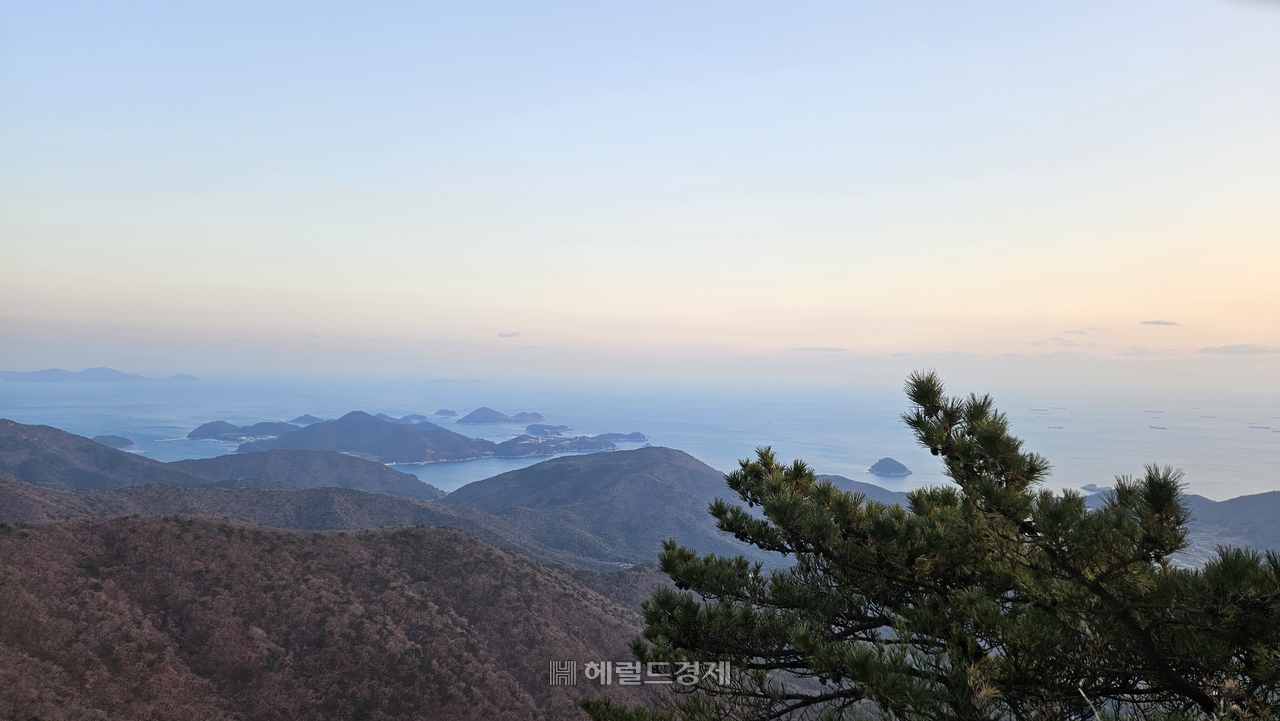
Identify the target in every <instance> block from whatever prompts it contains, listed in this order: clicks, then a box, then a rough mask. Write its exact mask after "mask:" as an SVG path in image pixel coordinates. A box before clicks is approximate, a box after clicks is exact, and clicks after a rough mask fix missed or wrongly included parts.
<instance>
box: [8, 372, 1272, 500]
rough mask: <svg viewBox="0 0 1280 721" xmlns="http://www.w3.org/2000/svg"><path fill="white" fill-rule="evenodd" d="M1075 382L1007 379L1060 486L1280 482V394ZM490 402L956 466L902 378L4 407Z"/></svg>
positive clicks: (466, 475)
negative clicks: (919, 438) (1162, 477)
mask: <svg viewBox="0 0 1280 721" xmlns="http://www.w3.org/2000/svg"><path fill="white" fill-rule="evenodd" d="M957 390H961V389H957ZM964 390H967V389H964ZM1073 396H1078V394H1073V393H1070V392H1067V391H1056V392H1054V393H1049V394H1044V395H1024V394H1015V393H1011V392H1005V393H1003V394H996V401H997V404H998V406H999V407H1000V408H1001V409H1002V410H1003V411H1005V412H1006V413H1007V414H1008V415H1009V418H1010V420H1011V422H1012V424H1013V429H1014V432H1015V433H1017V434H1018V435H1019V436H1021V437H1022V438H1024V439H1025V440H1026V443H1027V447H1028V448H1029V449H1031V450H1034V451H1037V452H1039V453H1041V454H1042V455H1044V456H1046V457H1047V458H1048V459H1049V460H1050V462H1051V463H1052V464H1053V468H1054V470H1053V475H1052V477H1051V479H1050V486H1051V487H1054V488H1057V487H1070V488H1078V487H1080V486H1082V485H1085V484H1089V483H1094V484H1097V485H1099V486H1106V485H1110V484H1111V482H1112V478H1113V477H1114V476H1115V475H1116V474H1120V473H1130V474H1139V473H1141V472H1142V467H1143V464H1145V463H1160V464H1168V465H1172V466H1175V467H1179V468H1182V469H1184V470H1185V471H1186V474H1187V482H1188V486H1189V490H1190V492H1192V493H1197V494H1200V495H1203V496H1207V497H1209V498H1213V499H1215V500H1223V499H1226V498H1231V497H1235V496H1240V495H1246V494H1252V493H1260V492H1265V491H1270V490H1276V489H1280V399H1277V398H1270V397H1248V396H1242V395H1238V394H1235V395H1232V394H1217V395H1216V396H1213V397H1210V398H1208V399H1206V398H1204V397H1200V398H1193V397H1191V396H1190V394H1186V395H1184V396H1183V397H1181V398H1179V397H1177V396H1176V395H1172V394H1165V396H1164V398H1163V399H1157V400H1159V402H1158V403H1157V402H1156V400H1152V398H1151V394H1146V397H1143V396H1141V395H1139V394H1134V396H1133V397H1132V398H1115V400H1114V401H1113V402H1111V403H1104V402H1099V401H1098V400H1097V399H1093V398H1091V399H1089V400H1082V399H1079V398H1078V397H1075V398H1073ZM1153 404H1154V405H1153ZM482 405H483V406H490V407H493V408H497V409H498V410H500V411H502V412H505V413H515V412H518V411H536V412H539V413H542V414H543V415H544V416H546V422H548V423H552V424H557V425H560V424H563V425H567V426H570V428H572V429H573V430H572V433H582V434H591V435H594V434H597V433H607V432H624V433H629V432H633V431H640V432H642V433H644V434H645V435H647V436H648V437H649V442H650V443H652V444H653V445H661V446H668V447H672V448H678V449H680V450H683V451H686V452H688V453H690V454H691V455H693V456H694V457H696V458H698V459H700V460H702V461H703V462H705V463H707V464H709V465H711V466H712V467H714V468H716V469H718V470H720V471H728V470H731V469H732V468H733V467H735V466H736V461H737V460H738V459H741V458H744V457H746V456H748V455H750V454H752V452H753V449H754V448H755V447H756V446H759V445H771V446H773V447H774V449H775V450H776V451H777V452H778V454H779V455H780V456H781V457H782V458H784V459H791V458H801V459H803V460H805V461H807V462H808V463H809V464H810V465H812V466H813V467H814V468H815V469H816V470H817V471H818V472H821V473H832V474H837V475H843V476H847V477H849V478H852V479H855V480H859V481H863V482H868V483H875V484H877V485H880V486H884V487H886V488H891V489H894V490H904V489H909V488H914V487H918V486H922V485H930V484H937V483H945V482H946V479H945V478H944V477H943V475H942V473H941V465H940V463H939V462H938V461H937V460H936V459H935V458H933V457H931V456H930V455H929V454H928V453H927V452H926V451H924V450H922V449H920V448H918V447H917V446H916V445H915V443H914V440H913V438H912V436H911V434H910V432H909V431H908V430H907V429H906V427H905V426H904V425H903V424H902V422H901V421H900V419H899V416H900V415H901V414H902V412H903V411H905V410H906V405H907V403H906V399H905V397H904V396H903V395H902V393H901V391H900V390H899V389H898V388H894V387H888V386H880V387H870V388H863V389H851V388H832V387H826V388H823V387H790V388H782V387H774V388H768V387H744V386H740V385H739V386H728V385H724V386H720V387H714V386H710V385H706V384H703V385H701V386H693V385H674V384H668V385H661V384H654V383H649V384H626V383H616V384H611V385H605V384H599V383H596V384H586V383H582V384H576V385H575V384H572V383H568V382H560V383H558V384H546V383H541V384H529V383H517V382H471V383H454V382H450V383H440V382H409V381H398V382H397V381H385V380H383V381H355V380H343V381H316V380H298V379H293V380H281V379H213V380H205V381H201V382H199V383H182V384H177V383H145V384H121V385H113V384H46V383H13V382H0V417H6V418H11V419H13V420H16V421H19V422H22V423H42V424H48V425H52V426H56V427H59V428H63V429H65V430H68V431H71V432H74V433H78V434H81V435H85V436H94V435H98V434H108V433H111V434H118V435H124V436H127V437H129V438H131V439H133V440H134V441H136V442H137V443H138V444H139V449H140V451H141V452H142V453H143V454H144V455H146V456H147V457H150V458H154V459H156V460H160V461H172V460H178V459H181V458H201V457H209V456H215V455H221V454H224V453H230V452H233V451H234V450H235V445H236V444H234V443H222V442H216V441H188V440H184V439H183V437H184V436H185V435H186V434H187V433H188V432H190V431H191V429H193V428H195V427H196V426H197V425H200V424H202V423H205V422H208V421H213V420H226V421H229V422H231V423H235V424H238V425H243V424H248V423H252V422H257V421H264V420H289V419H291V418H294V417H296V416H299V415H301V414H304V413H311V414H314V415H317V416H320V417H322V418H334V417H337V416H339V415H341V414H344V413H346V412H348V411H351V410H365V411H368V412H370V413H378V412H384V413H388V414H390V415H392V416H396V417H399V416H401V415H404V414H407V413H422V414H425V415H428V416H430V415H431V414H433V413H434V412H435V411H436V410H437V409H439V408H449V409H452V410H455V411H458V412H459V413H466V412H468V411H470V410H473V409H474V408H476V407H479V406H482ZM1154 411H1159V412H1158V413H1157V412H1154ZM437 420H438V422H439V423H440V425H442V426H444V427H446V428H449V429H450V430H453V431H456V432H459V433H462V434H464V435H469V436H474V437H485V438H489V439H493V440H501V439H503V438H509V437H512V436H514V435H516V434H518V433H519V432H521V431H522V430H523V426H522V425H498V426H465V425H457V424H455V423H453V419H437ZM1153 426H1155V427H1153ZM637 445H638V444H620V447H621V448H624V449H625V448H634V447H636V446H637ZM885 456H889V457H892V458H895V459H897V460H899V461H901V462H903V463H905V464H906V465H907V466H908V467H909V468H910V469H911V470H912V471H913V474H912V475H911V476H909V477H906V478H904V479H891V478H883V477H876V476H871V475H869V474H867V473H866V469H867V468H868V467H869V466H870V465H871V464H872V463H874V462H875V461H876V460H878V459H879V458H882V457H885ZM542 460H545V459H544V458H530V459H497V458H492V459H481V460H477V461H464V462H453V463H435V464H426V465H399V466H396V467H397V468H398V469H400V470H403V471H406V472H409V473H413V474H415V475H417V476H418V477H419V478H421V479H422V480H424V481H426V482H428V483H431V484H433V485H435V486H437V487H439V488H442V489H444V490H454V489H456V488H458V487H459V486H461V485H464V484H465V483H469V482H471V481H475V480H480V479H482V478H486V477H489V476H492V475H496V474H498V473H501V472H504V471H507V470H512V469H514V468H521V467H524V466H527V465H530V464H532V463H536V462H539V461H542Z"/></svg>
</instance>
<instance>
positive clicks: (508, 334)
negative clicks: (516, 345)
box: [498, 330, 520, 338]
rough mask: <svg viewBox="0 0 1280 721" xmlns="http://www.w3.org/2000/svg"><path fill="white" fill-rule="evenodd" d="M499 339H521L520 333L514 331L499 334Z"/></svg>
mask: <svg viewBox="0 0 1280 721" xmlns="http://www.w3.org/2000/svg"><path fill="white" fill-rule="evenodd" d="M498 337H499V338H519V337H520V331H518V330H512V331H507V332H505V333H499V334H498Z"/></svg>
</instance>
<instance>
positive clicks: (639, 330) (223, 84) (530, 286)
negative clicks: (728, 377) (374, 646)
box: [0, 0, 1280, 377]
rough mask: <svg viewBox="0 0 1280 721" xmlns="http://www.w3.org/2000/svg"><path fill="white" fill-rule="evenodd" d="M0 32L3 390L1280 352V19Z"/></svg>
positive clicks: (89, 24)
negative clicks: (187, 375)
mask: <svg viewBox="0 0 1280 721" xmlns="http://www.w3.org/2000/svg"><path fill="white" fill-rule="evenodd" d="M3 8H4V9H3V15H2V16H0V33H3V34H2V35H0V43H2V44H3V50H2V53H3V54H2V55H0V223H3V225H0V230H3V238H2V239H0V260H3V264H2V267H0V284H2V287H0V332H3V335H4V339H5V342H4V343H3V346H0V367H5V368H28V367H44V366H50V365H55V366H84V365H98V364H99V363H108V364H114V365H118V366H119V365H125V366H131V367H135V368H139V369H145V368H144V366H145V367H148V368H149V367H154V368H157V369H167V368H173V369H174V370H175V371H176V370H187V369H190V370H192V371H197V372H206V373H208V372H245V371H253V370H255V369H256V368H261V367H263V366H266V365H272V364H274V365H280V364H284V365H293V366H297V367H301V368H306V369H308V370H312V371H349V370H357V369H358V370H368V371H374V372H417V371H419V370H422V369H424V368H426V369H427V370H423V371H422V372H425V373H427V374H432V373H433V372H434V371H440V373H439V374H444V373H446V372H448V373H460V372H462V371H464V370H466V369H477V372H476V374H477V375H479V374H482V373H483V372H489V373H499V374H500V373H507V372H515V371H517V370H518V371H519V372H534V373H537V372H547V373H554V372H561V371H564V370H565V369H566V368H573V369H574V371H573V372H594V371H593V369H599V368H606V367H607V368H610V369H612V370H613V371H616V372H627V371H628V370H637V369H638V370H643V371H644V372H659V373H673V374H688V373H694V374H696V373H705V372H708V371H707V369H708V368H714V369H716V370H715V371H714V372H716V373H720V372H739V371H741V372H758V371H752V370H750V369H753V368H754V369H759V368H768V369H770V370H768V371H767V372H768V373H771V374H779V375H784V376H785V375H790V376H795V375H804V374H809V373H821V374H824V375H830V376H833V377H838V376H840V375H841V374H842V373H848V372H852V371H851V369H852V368H854V367H856V364H853V365H849V366H842V365H841V362H842V361H840V360H839V359H840V358H845V357H848V358H854V357H856V358H859V359H866V358H872V359H874V358H891V357H892V356H893V354H895V353H899V354H901V353H910V354H938V353H953V352H961V353H966V354H971V355H979V356H981V355H989V354H1010V353H1012V354H1030V355H1036V354H1041V353H1046V352H1051V351H1070V352H1073V353H1083V354H1087V355H1091V356H1094V357H1096V358H1099V359H1103V360H1106V361H1107V362H1114V363H1120V364H1125V363H1129V364H1131V363H1133V362H1135V361H1134V359H1135V358H1138V357H1148V356H1150V357H1156V358H1159V359H1162V360H1168V359H1175V360H1176V359H1178V358H1184V359H1188V361H1187V362H1188V363H1190V362H1192V360H1194V364H1195V365H1196V366H1197V367H1200V365H1202V364H1203V363H1204V362H1206V359H1205V358H1203V357H1202V355H1203V354H1200V355H1197V354H1198V353H1199V349H1201V348H1205V347H1219V346H1229V345H1245V346H1249V347H1250V348H1253V349H1254V350H1262V351H1266V350H1267V349H1269V348H1274V347H1280V284H1278V283H1276V282H1275V281H1276V278H1277V277H1280V3H1275V2H1266V1H1264V0H1255V1H1252V2H1251V1H1245V0H1239V1H1213V2H1210V1H1205V2H1168V1H1163V0H1162V1H1159V2H1155V1H1152V2H1131V3H1101V2H1099V3H1081V2H1073V3H1025V2H1021V3H1012V2H1008V3H982V4H973V5H964V4H957V3H879V4H865V3H860V4H855V3H827V4H821V3H810V4H805V5H794V4H789V5H784V4H777V3H773V4H747V3H724V4H710V3H703V4H696V6H694V5H693V4H689V3H679V4H675V3H672V4H658V3H643V4H641V3H634V4H629V5H623V4H601V3H581V4H576V5H575V4H559V5H551V4H528V3H524V4H510V5H497V4H488V5H478V4H475V3H465V4H463V3H459V4H454V5H446V4H431V5H426V4H421V3H382V4H377V5H376V6H374V7H370V4H359V5H357V4H345V5H339V4H320V3H298V4H293V5H288V4H280V3H243V4H235V3H218V4H210V5H206V6H199V5H197V4H195V3H154V4H134V3H110V4H88V3H86V4H66V3H56V2H51V3H27V4H22V5H19V4H17V3H5V4H4V5H3ZM1151 319H1170V320H1173V321H1175V322H1177V323H1180V325H1176V326H1167V325H1166V326H1153V325H1149V324H1148V325H1144V324H1142V323H1141V321H1142V320H1151ZM515 331H518V332H519V333H520V335H519V337H510V338H498V334H499V333H501V332H515ZM797 348H841V349H845V350H842V351H816V352H815V351H797V350H796V349H797ZM833 354H836V355H838V356H839V358H836V359H835V360H832V356H833ZM1210 355H1214V356H1215V358H1214V359H1208V360H1211V361H1216V359H1217V357H1219V356H1221V357H1225V356H1222V354H1210ZM1247 355H1248V356H1249V357H1248V358H1247V359H1246V360H1247V361H1248V362H1249V363H1250V364H1252V365H1251V366H1250V367H1252V368H1254V369H1255V370H1257V371H1258V372H1259V373H1260V374H1261V375H1262V376H1267V375H1268V374H1270V375H1274V374H1273V373H1270V372H1269V370H1268V369H1270V370H1274V369H1275V367H1276V366H1277V364H1278V363H1280V354H1274V353H1267V352H1262V353H1250V354H1247ZM815 356H821V357H822V360H820V361H814V360H813V358H814V357H815ZM1238 360H1239V359H1235V360H1231V361H1230V362H1238ZM859 362H862V361H859ZM1224 362H1225V361H1224ZM815 363H817V364H818V365H820V366H821V368H820V369H819V368H816V367H815V365H814V364H815ZM655 369H658V370H655ZM1205 373H1206V374H1207V375H1208V376H1212V375H1213V371H1206V372H1205Z"/></svg>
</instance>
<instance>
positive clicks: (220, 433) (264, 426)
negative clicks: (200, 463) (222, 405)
mask: <svg viewBox="0 0 1280 721" xmlns="http://www.w3.org/2000/svg"><path fill="white" fill-rule="evenodd" d="M298 428H299V427H298V426H295V425H294V424H292V423H280V422H276V421H265V422H263V423H254V424H253V425H251V426H244V427H240V426H237V425H234V424H232V423H227V422H226V421H211V422H209V423H205V424H204V425H202V426H200V427H198V428H196V429H195V430H193V431H191V432H190V433H188V434H187V438H190V439H191V440H195V441H245V440H249V439H253V438H279V437H280V436H283V435H286V434H289V433H292V432H294V431H296V430H298Z"/></svg>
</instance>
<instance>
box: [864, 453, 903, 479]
mask: <svg viewBox="0 0 1280 721" xmlns="http://www.w3.org/2000/svg"><path fill="white" fill-rule="evenodd" d="M867 472H868V473H870V474H871V475H873V476H886V477H889V478H900V477H902V476H909V475H911V469H910V468H907V467H906V466H904V465H902V464H901V463H899V462H897V461H895V460H893V459H892V458H881V459H880V460H878V461H876V462H875V464H874V465H872V466H871V468H869V469H867Z"/></svg>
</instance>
